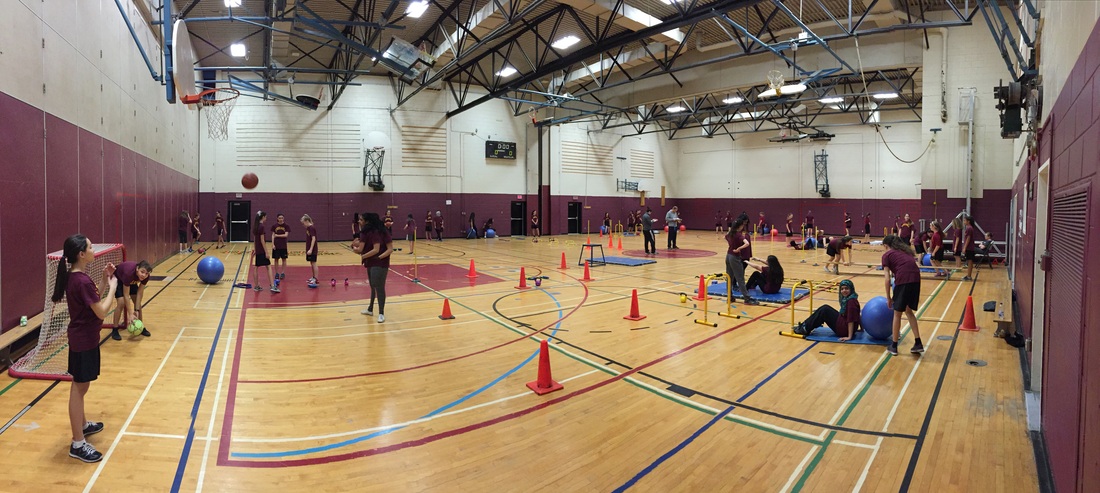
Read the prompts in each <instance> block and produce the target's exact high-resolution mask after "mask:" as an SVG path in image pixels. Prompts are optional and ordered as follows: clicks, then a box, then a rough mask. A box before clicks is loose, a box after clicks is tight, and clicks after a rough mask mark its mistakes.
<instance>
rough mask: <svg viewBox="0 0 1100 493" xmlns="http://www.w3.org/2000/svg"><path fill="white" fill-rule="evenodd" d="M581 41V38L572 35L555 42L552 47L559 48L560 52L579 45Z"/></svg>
mask: <svg viewBox="0 0 1100 493" xmlns="http://www.w3.org/2000/svg"><path fill="white" fill-rule="evenodd" d="M580 40H581V38H578V37H576V36H574V35H572V34H570V35H568V36H566V37H564V38H561V39H559V40H557V41H554V42H553V43H552V44H551V45H550V46H553V47H554V48H557V49H559V50H564V49H566V48H568V47H570V46H573V45H575V44H577V43H579V42H580Z"/></svg>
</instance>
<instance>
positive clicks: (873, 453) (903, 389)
mask: <svg viewBox="0 0 1100 493" xmlns="http://www.w3.org/2000/svg"><path fill="white" fill-rule="evenodd" d="M962 286H963V283H961V282H960V283H959V285H958V286H957V287H956V288H955V292H954V293H952V294H951V301H950V302H948V303H947V306H946V307H945V308H944V309H943V313H941V314H940V320H943V317H944V316H946V315H947V311H948V310H949V309H950V308H951V302H954V301H955V297H956V296H958V295H959V289H962ZM941 325H943V322H936V328H935V329H932V334H930V335H929V336H928V344H927V345H926V346H924V347H925V349H927V348H928V346H931V345H932V342H933V341H935V340H936V333H937V332H939V331H940V326H941ZM923 361H924V358H921V359H918V360H917V362H916V364H914V365H913V369H912V370H911V371H910V372H909V378H906V379H905V385H902V387H901V392H900V393H899V394H898V399H897V400H896V401H894V407H892V408H890V414H888V415H887V416H886V422H885V423H884V424H883V425H882V431H886V430H887V429H888V428H889V427H890V422H891V421H893V420H894V414H896V413H897V411H898V406H900V405H901V399H902V398H903V397H905V393H906V392H907V391H908V390H909V384H910V383H911V382H912V381H913V377H915V376H916V375H917V369H918V368H920V364H921V362H923ZM944 364H947V362H946V361H945V362H944ZM834 443H836V442H834ZM881 445H882V437H878V439H877V440H875V445H874V447H872V451H871V456H870V457H868V458H867V463H866V464H864V465H863V471H862V472H861V473H860V474H859V480H858V481H856V485H855V487H854V488H852V491H859V490H860V489H862V488H863V482H864V481H866V480H867V474H868V473H869V472H870V471H871V463H873V462H874V461H875V456H877V455H878V451H879V446H881Z"/></svg>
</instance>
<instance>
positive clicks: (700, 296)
mask: <svg viewBox="0 0 1100 493" xmlns="http://www.w3.org/2000/svg"><path fill="white" fill-rule="evenodd" d="M692 299H693V300H698V301H703V300H705V299H707V276H699V292H698V293H697V294H696V295H695V297H694V298H692Z"/></svg>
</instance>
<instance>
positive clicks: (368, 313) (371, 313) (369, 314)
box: [359, 308, 374, 317]
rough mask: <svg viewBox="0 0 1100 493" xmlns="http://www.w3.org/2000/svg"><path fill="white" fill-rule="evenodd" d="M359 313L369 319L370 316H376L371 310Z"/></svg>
mask: <svg viewBox="0 0 1100 493" xmlns="http://www.w3.org/2000/svg"><path fill="white" fill-rule="evenodd" d="M359 313H361V314H363V315H366V316H368V317H369V316H371V315H374V312H373V311H371V309H370V308H364V309H363V311H361V312H359Z"/></svg>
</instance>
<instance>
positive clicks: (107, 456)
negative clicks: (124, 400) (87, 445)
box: [84, 328, 184, 493]
mask: <svg viewBox="0 0 1100 493" xmlns="http://www.w3.org/2000/svg"><path fill="white" fill-rule="evenodd" d="M183 331H184V329H182V328H181V329H180V332H179V334H176V338H175V340H173V341H172V346H170V347H169V348H168V352H167V353H165V355H164V358H163V359H161V360H160V366H158V367H157V371H155V372H153V377H152V378H150V379H149V383H148V384H147V385H145V390H143V391H142V392H141V397H138V401H137V403H136V404H134V408H133V409H132V410H130V416H129V417H127V418H126V422H125V423H123V424H122V428H120V429H119V432H118V435H115V439H114V441H112V442H111V447H110V448H109V449H107V453H106V454H104V455H103V460H101V461H99V464H98V465H97V466H96V468H95V472H94V473H92V477H91V478H90V479H88V484H87V485H86V486H84V493H88V492H89V491H92V486H95V482H96V480H97V479H99V475H100V473H102V472H103V468H104V467H105V466H106V465H107V461H108V460H110V459H111V454H113V453H114V451H115V447H118V442H119V441H120V440H122V437H123V436H124V435H125V434H126V428H128V427H129V426H130V422H132V421H133V420H134V416H136V415H137V412H138V408H140V407H141V403H142V402H145V397H146V396H148V395H149V389H151V388H153V384H154V383H156V381H157V377H158V376H160V372H161V371H162V370H164V365H165V363H168V358H169V357H171V356H172V351H174V350H175V349H176V344H179V342H180V336H182V335H183Z"/></svg>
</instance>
